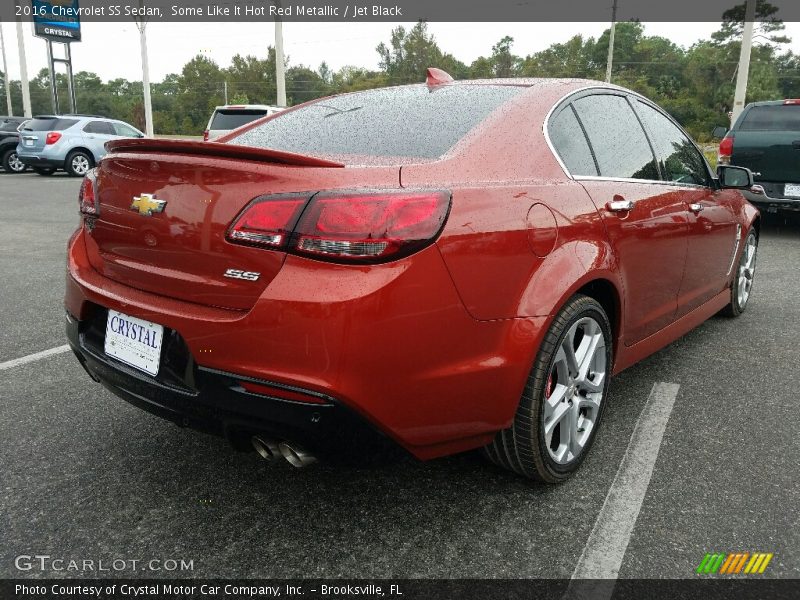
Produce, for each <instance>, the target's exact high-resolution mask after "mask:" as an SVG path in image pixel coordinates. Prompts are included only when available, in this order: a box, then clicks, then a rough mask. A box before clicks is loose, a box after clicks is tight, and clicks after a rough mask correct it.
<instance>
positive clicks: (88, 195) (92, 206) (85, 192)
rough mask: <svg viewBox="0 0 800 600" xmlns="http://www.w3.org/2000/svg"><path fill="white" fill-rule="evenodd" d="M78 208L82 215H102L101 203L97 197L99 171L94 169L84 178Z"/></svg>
mask: <svg viewBox="0 0 800 600" xmlns="http://www.w3.org/2000/svg"><path fill="white" fill-rule="evenodd" d="M78 206H79V207H80V212H81V214H84V215H91V216H97V215H99V214H100V201H99V199H98V197H97V169H96V168H95V169H92V170H91V171H89V172H88V173H87V174H86V176H85V177H84V178H83V182H82V183H81V190H80V192H79V193H78Z"/></svg>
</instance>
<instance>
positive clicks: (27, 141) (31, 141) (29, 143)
mask: <svg viewBox="0 0 800 600" xmlns="http://www.w3.org/2000/svg"><path fill="white" fill-rule="evenodd" d="M25 145H26V146H33V140H25Z"/></svg>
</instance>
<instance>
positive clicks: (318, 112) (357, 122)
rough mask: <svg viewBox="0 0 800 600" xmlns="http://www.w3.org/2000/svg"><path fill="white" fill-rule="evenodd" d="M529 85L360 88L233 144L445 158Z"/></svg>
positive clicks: (314, 152) (335, 153)
mask: <svg viewBox="0 0 800 600" xmlns="http://www.w3.org/2000/svg"><path fill="white" fill-rule="evenodd" d="M523 90H525V88H524V87H519V86H500V85H469V84H463V85H462V84H459V85H446V86H439V87H436V88H433V89H429V88H428V87H427V86H423V85H415V86H407V87H397V88H384V89H378V90H370V91H365V92H356V93H354V94H346V95H343V96H337V97H333V98H325V99H324V100H320V101H319V102H315V103H313V104H308V105H306V106H302V107H300V108H298V109H296V110H291V111H286V112H282V113H280V114H279V116H277V117H275V118H273V119H271V120H269V121H267V122H266V123H262V124H261V125H259V126H257V127H254V128H253V129H250V130H248V131H246V132H244V133H242V134H241V135H239V136H237V137H236V138H235V139H233V140H230V141H231V142H232V143H236V144H243V145H246V146H256V147H259V148H273V149H275V150H282V151H285V152H297V153H301V154H312V155H317V156H338V157H343V158H342V159H343V160H346V158H345V157H347V156H348V155H349V156H359V157H365V156H380V157H390V156H391V157H411V158H423V159H425V158H428V159H433V158H438V157H440V156H442V155H443V154H445V153H446V152H447V151H448V150H449V149H450V148H452V147H453V146H454V145H455V144H456V142H458V141H459V140H460V139H461V138H463V137H464V136H465V135H466V134H467V133H468V132H469V131H470V130H471V129H473V128H474V127H475V126H476V125H477V124H478V123H480V122H481V121H482V120H483V119H485V118H486V117H487V116H488V115H489V113H491V112H492V111H494V110H495V109H496V108H498V107H499V106H501V105H502V104H504V103H505V102H507V101H508V100H510V99H511V98H514V97H515V96H517V95H518V94H520V93H521V92H522V91H523Z"/></svg>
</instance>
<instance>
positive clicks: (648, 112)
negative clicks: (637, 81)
mask: <svg viewBox="0 0 800 600" xmlns="http://www.w3.org/2000/svg"><path fill="white" fill-rule="evenodd" d="M636 105H637V108H638V111H639V115H640V116H641V117H642V122H643V123H644V126H645V128H646V129H647V131H648V132H649V133H650V141H651V142H653V148H654V149H655V151H656V156H657V157H658V161H659V163H660V164H661V172H662V173H663V174H664V179H665V180H666V181H676V182H679V183H693V184H695V185H707V184H708V171H707V170H706V165H705V161H704V160H703V157H702V156H700V153H699V152H698V151H697V148H695V146H694V144H693V143H692V141H691V140H690V139H689V138H688V137H686V135H685V134H684V133H683V132H682V131H681V130H680V129H679V128H678V127H677V126H676V125H675V123H673V122H672V121H670V120H669V119H668V118H667V117H665V116H664V115H662V114H661V113H660V112H658V111H657V110H656V109H654V108H653V107H651V106H648V105H647V104H645V103H644V102H640V101H638V100H637V101H636Z"/></svg>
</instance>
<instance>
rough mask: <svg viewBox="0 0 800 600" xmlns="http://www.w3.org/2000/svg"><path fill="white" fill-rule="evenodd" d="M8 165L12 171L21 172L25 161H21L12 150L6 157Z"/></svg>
mask: <svg viewBox="0 0 800 600" xmlns="http://www.w3.org/2000/svg"><path fill="white" fill-rule="evenodd" d="M8 167H9V168H10V169H11V171H12V172H13V173H22V172H23V171H24V170H25V163H23V162H22V161H21V160H20V159H19V156H17V153H16V152H13V153H12V154H11V155H10V156H9V157H8Z"/></svg>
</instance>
